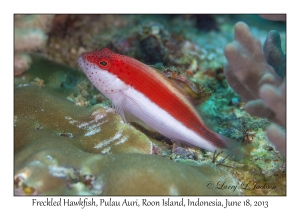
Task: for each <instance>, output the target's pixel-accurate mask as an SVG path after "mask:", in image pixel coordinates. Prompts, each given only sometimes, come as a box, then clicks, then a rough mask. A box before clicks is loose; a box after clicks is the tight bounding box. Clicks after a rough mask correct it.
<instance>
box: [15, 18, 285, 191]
mask: <svg viewBox="0 0 300 210" xmlns="http://www.w3.org/2000/svg"><path fill="white" fill-rule="evenodd" d="M14 30H15V33H14V188H15V195H286V158H285V126H286V122H285V118H286V117H285V113H286V106H285V104H286V100H285V86H286V85H285V69H286V64H285V52H286V22H285V16H284V15H250V14H247V15H228V14H227V15H221V14H219V15H209V14H205V15H200V14H186V15H184V14H180V15H175V14H173V15H150V14H148V15H113V14H110V15H107V14H105V15H15V16H14ZM103 47H108V48H110V49H111V50H112V51H114V52H116V53H119V54H123V55H127V56H130V57H133V58H135V59H137V60H139V61H141V62H143V63H145V64H147V65H151V66H153V67H155V68H156V69H158V71H161V73H163V74H165V76H166V77H168V78H169V79H171V80H176V81H180V82H181V83H182V85H183V87H184V88H186V89H188V90H189V91H188V92H187V95H188V96H189V97H192V98H193V99H194V100H196V101H197V110H198V111H199V113H203V118H204V119H205V122H206V123H207V125H209V127H210V128H211V129H212V130H214V131H216V132H218V133H220V134H222V135H225V136H228V137H230V138H232V139H234V140H236V141H237V142H239V143H240V144H241V147H242V148H241V150H245V151H247V153H249V156H247V157H243V158H240V157H234V156H230V155H229V156H228V155H227V154H225V152H222V151H216V152H209V151H206V150H203V149H201V148H196V147H192V146H189V145H185V144H180V143H178V142H174V141H172V139H167V138H166V137H164V136H162V135H160V134H159V133H156V132H153V131H149V130H147V129H146V128H144V127H142V126H140V125H138V124H136V123H129V124H125V123H124V122H123V121H122V118H121V117H120V116H119V115H117V114H116V113H115V111H114V109H113V108H112V104H111V102H110V101H109V100H108V99H107V98H105V97H104V96H103V95H102V94H101V93H100V92H99V91H98V90H97V89H96V88H95V87H94V86H93V85H92V84H91V83H90V82H89V80H88V79H87V78H86V76H85V75H84V74H83V73H82V71H81V70H80V69H79V66H78V65H77V57H78V56H80V55H81V54H82V53H84V52H91V51H95V50H97V49H98V50H99V49H101V48H103ZM224 49H225V50H224ZM264 85H265V86H264ZM266 85H267V86H266ZM263 86H264V88H262V87H263ZM194 87H196V91H195V90H194ZM157 91H161V90H157ZM273 123H275V124H273ZM267 136H268V138H267ZM268 139H269V140H270V141H272V142H273V143H271V142H270V141H269V140H268ZM235 186H236V187H235Z"/></svg>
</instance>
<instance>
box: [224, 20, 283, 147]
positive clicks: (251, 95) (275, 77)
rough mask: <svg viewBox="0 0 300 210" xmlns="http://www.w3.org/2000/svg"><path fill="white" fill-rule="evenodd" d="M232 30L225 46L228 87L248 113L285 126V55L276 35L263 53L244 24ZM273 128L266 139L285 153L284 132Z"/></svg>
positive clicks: (268, 40) (268, 39)
mask: <svg viewBox="0 0 300 210" xmlns="http://www.w3.org/2000/svg"><path fill="white" fill-rule="evenodd" d="M234 30H235V31H234V41H233V42H231V43H229V44H227V46H226V47H225V56H226V58H227V61H228V65H227V66H226V67H225V69H224V72H225V76H226V79H227V81H228V83H229V85H230V86H231V87H232V89H233V90H234V91H235V92H236V93H237V94H239V95H240V96H241V97H242V99H243V100H244V101H245V102H247V104H246V106H245V109H246V111H247V112H248V113H250V114H252V115H255V116H259V117H263V118H268V119H270V120H272V121H273V122H275V123H278V124H280V125H281V126H285V124H286V123H285V118H286V111H285V110H286V104H285V98H286V94H285V89H286V82H285V79H282V77H284V76H285V54H284V53H283V52H282V50H281V47H280V36H279V34H278V32H276V31H271V32H270V33H269V35H268V37H267V40H266V42H265V44H264V51H263V50H262V47H261V44H260V42H259V41H258V40H256V39H255V38H254V37H253V36H252V35H251V33H250V30H249V28H248V26H247V25H246V24H245V23H243V22H238V23H237V24H236V25H235V29H234ZM274 126H275V125H273V126H272V127H270V128H269V129H267V131H268V132H267V136H268V137H269V140H270V141H272V142H273V143H274V144H275V145H276V146H277V149H278V150H280V151H281V152H285V143H284V142H285V133H284V132H283V131H282V129H280V128H279V127H278V126H276V127H274Z"/></svg>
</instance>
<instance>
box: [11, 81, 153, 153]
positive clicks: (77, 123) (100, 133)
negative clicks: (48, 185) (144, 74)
mask: <svg viewBox="0 0 300 210" xmlns="http://www.w3.org/2000/svg"><path fill="white" fill-rule="evenodd" d="M32 99H34V100H32ZM14 114H15V119H16V120H15V131H14V135H15V147H14V149H15V153H18V152H19V151H21V150H23V149H24V147H29V148H30V150H29V152H32V151H35V150H36V149H37V147H38V148H40V147H41V145H40V144H42V145H43V146H47V144H52V143H53V142H62V141H64V142H68V143H69V144H71V145H76V146H77V147H80V148H81V149H82V150H83V151H87V152H90V153H103V154H104V153H146V154H151V153H152V142H151V141H150V140H149V139H148V138H147V137H146V136H145V135H144V134H143V133H140V132H138V131H137V130H136V129H134V128H133V127H131V126H129V125H127V124H124V123H122V121H121V118H120V117H119V116H118V115H116V114H115V113H114V112H113V110H112V109H107V110H105V109H104V108H103V107H102V106H99V105H97V106H93V107H79V106H76V105H75V104H73V103H72V102H70V101H68V100H66V99H65V98H62V97H61V96H59V95H58V94H55V92H53V91H49V90H47V89H46V88H39V87H37V86H32V85H28V86H25V87H24V86H22V87H18V88H16V89H15V113H14ZM45 141H47V142H48V143H45Z"/></svg>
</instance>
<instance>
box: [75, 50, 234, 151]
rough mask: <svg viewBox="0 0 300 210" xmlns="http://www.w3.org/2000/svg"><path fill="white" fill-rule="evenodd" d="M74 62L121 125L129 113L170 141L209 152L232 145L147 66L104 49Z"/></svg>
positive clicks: (187, 101) (88, 53) (168, 83)
mask: <svg viewBox="0 0 300 210" xmlns="http://www.w3.org/2000/svg"><path fill="white" fill-rule="evenodd" d="M77 62H78V65H79V66H80V68H81V69H82V70H83V72H84V73H85V75H86V76H87V78H88V79H89V80H90V81H91V83H92V84H93V85H94V86H95V87H96V88H97V89H98V90H99V91H100V92H101V93H102V94H103V95H105V96H106V97H107V98H108V99H109V100H111V102H112V104H113V107H114V108H115V110H116V112H117V113H118V114H119V115H120V116H121V117H122V118H123V120H124V122H126V117H125V114H124V113H130V114H132V115H133V116H135V117H136V118H138V119H139V120H141V121H142V122H144V123H145V124H147V125H148V126H150V127H151V128H153V129H154V130H156V131H157V132H159V133H160V134H162V135H163V136H165V137H167V138H169V139H171V140H174V141H177V142H179V143H184V144H187V145H192V146H195V147H199V148H202V149H206V150H209V151H212V152H213V151H215V150H218V149H222V148H228V146H229V145H230V144H232V139H230V138H228V137H226V136H223V135H221V134H218V133H216V132H214V131H212V130H211V129H209V128H208V127H207V126H206V125H205V123H204V121H203V119H201V117H200V115H199V114H198V112H197V111H196V109H195V108H194V106H193V105H192V103H191V102H189V100H187V99H186V97H185V95H184V94H183V93H182V91H180V89H179V88H177V87H176V86H175V85H174V84H173V83H172V82H170V81H169V80H168V78H166V77H165V76H164V75H162V74H161V73H159V72H158V71H157V70H156V69H154V68H152V67H151V66H149V65H146V64H144V63H142V62H140V61H138V60H136V59H134V58H131V57H129V56H125V55H121V54H118V53H115V52H113V51H111V50H110V49H108V48H102V49H101V50H97V51H94V52H85V53H83V54H82V55H80V56H79V57H78V59H77Z"/></svg>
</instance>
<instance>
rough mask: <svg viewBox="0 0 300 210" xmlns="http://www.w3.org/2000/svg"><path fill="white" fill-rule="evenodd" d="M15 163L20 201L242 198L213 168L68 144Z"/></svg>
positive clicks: (21, 155)
mask: <svg viewBox="0 0 300 210" xmlns="http://www.w3.org/2000/svg"><path fill="white" fill-rule="evenodd" d="M54 148H55V149H54ZM79 157H80V158H79ZM15 162H16V167H15V168H16V170H15V171H16V174H15V186H16V187H15V193H16V194H21V195H22V194H27V195H28V194H30V195H239V194H240V189H235V190H233V189H223V188H222V187H223V185H224V184H225V185H226V186H237V181H236V180H235V178H233V177H232V175H231V174H230V173H229V172H226V171H224V170H221V169H220V168H218V167H216V166H215V165H208V164H203V165H199V166H189V165H185V164H181V163H175V162H173V161H171V160H167V159H165V158H163V157H158V156H155V155H144V154H110V155H101V154H91V153H86V152H83V151H81V150H80V149H79V148H76V147H74V146H73V145H72V144H69V143H67V142H61V143H60V142H54V143H53V145H51V144H48V145H47V146H46V147H45V146H44V147H43V148H42V149H41V148H40V149H39V150H36V151H35V152H34V153H29V154H26V153H25V151H24V152H21V153H19V154H18V155H16V157H15ZM209 183H213V184H218V186H214V185H212V186H209V187H207V185H208V184H209ZM222 184H223V185H222Z"/></svg>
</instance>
